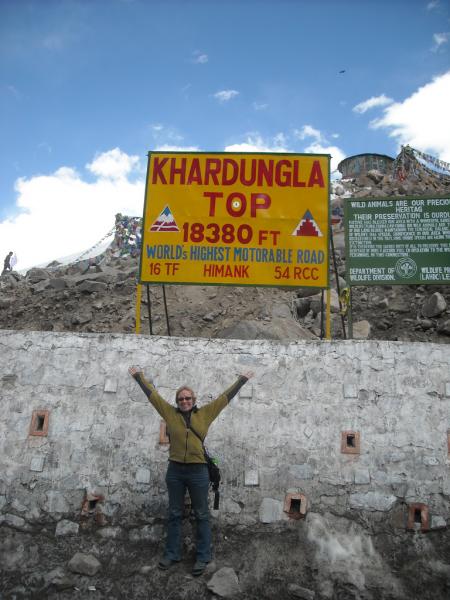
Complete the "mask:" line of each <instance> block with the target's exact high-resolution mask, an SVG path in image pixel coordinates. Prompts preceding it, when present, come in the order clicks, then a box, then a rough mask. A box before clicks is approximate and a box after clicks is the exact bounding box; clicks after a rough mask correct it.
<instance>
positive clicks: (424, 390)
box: [0, 330, 450, 529]
mask: <svg viewBox="0 0 450 600" xmlns="http://www.w3.org/2000/svg"><path fill="white" fill-rule="evenodd" d="M0 355H1V357H2V359H1V362H0V382H1V391H0V396H1V404H0V405H1V410H2V418H1V419H0V522H2V521H3V522H4V523H5V524H9V525H12V526H18V527H21V528H25V529H26V527H27V526H28V524H30V523H31V524H32V523H33V522H34V521H41V522H42V521H45V520H60V519H62V518H63V517H68V518H75V519H77V518H79V517H80V515H81V518H85V519H90V518H92V519H96V520H97V522H99V523H100V524H105V523H114V522H117V521H119V520H124V519H128V520H132V519H135V518H136V516H139V515H143V514H145V515H147V516H152V515H153V516H161V515H164V507H165V504H166V495H165V484H164V472H165V466H166V463H167V457H168V447H167V445H166V444H162V443H160V429H161V419H160V417H159V415H158V414H157V413H156V412H155V411H154V410H153V408H152V407H151V406H150V405H149V403H148V401H147V399H146V397H145V396H144V394H143V393H142V392H141V390H140V388H139V387H138V386H137V384H136V383H135V381H134V380H133V379H132V378H130V377H129V376H128V374H127V368H128V366H129V365H130V364H137V365H140V366H142V367H143V369H144V371H145V373H146V374H147V375H148V376H150V375H151V376H153V378H154V381H155V385H156V386H157V388H158V389H159V390H160V392H161V394H162V395H163V396H164V397H166V398H167V399H168V400H170V401H172V400H173V397H174V391H175V389H176V388H177V387H179V385H181V384H184V383H186V384H188V385H189V384H191V385H192V387H194V388H195V389H196V390H197V393H198V402H199V404H202V403H204V402H207V401H209V400H210V399H211V398H213V397H215V396H216V395H218V394H219V393H220V392H221V391H222V390H223V389H225V388H226V387H228V385H229V384H230V383H232V382H233V381H234V379H235V377H236V375H237V374H238V373H239V372H241V371H245V370H249V369H252V370H254V371H255V377H254V379H252V380H251V381H250V382H249V383H247V385H246V386H244V387H243V388H242V389H241V391H240V394H239V396H238V397H236V398H235V399H234V400H233V401H232V404H231V406H230V407H228V408H227V409H226V410H225V411H224V412H223V413H222V414H221V415H220V417H219V418H218V420H217V421H216V422H215V423H214V424H213V426H212V427H211V429H210V433H209V436H208V446H209V448H210V450H211V451H212V453H213V454H215V455H216V456H218V457H219V459H220V463H221V466H222V470H223V477H224V483H223V485H222V486H221V509H220V511H219V514H218V515H216V516H218V518H219V519H220V520H222V521H224V522H241V523H245V524H249V523H252V522H256V521H257V520H259V521H262V522H271V521H279V520H280V521H281V520H288V519H289V515H288V514H287V512H286V511H289V510H291V512H292V513H293V514H292V515H291V516H293V517H295V516H301V514H302V513H303V512H304V511H305V510H307V511H313V512H316V513H327V512H330V511H331V512H333V513H334V514H336V515H351V514H352V513H353V514H355V515H357V514H358V515H361V514H363V515H366V517H367V518H370V519H371V520H372V521H373V522H374V523H378V524H380V523H383V522H385V521H386V520H389V521H390V523H391V524H392V525H393V526H394V527H402V528H404V527H405V526H406V525H407V521H408V519H409V521H410V523H409V525H410V527H415V528H420V527H422V528H425V529H426V528H428V527H432V528H440V527H445V526H446V521H445V519H446V518H447V516H448V514H450V511H449V509H450V477H449V472H450V469H449V464H450V463H449V451H450V448H449V444H450V438H449V434H448V430H449V429H450V410H449V408H450V353H449V351H448V347H446V346H443V345H437V344H418V343H415V344H413V343H400V342H379V341H346V342H341V341H340V342H303V341H302V342H300V343H290V344H280V343H277V342H270V341H242V340H239V341H230V340H207V339H185V338H184V339H182V338H167V337H147V336H134V335H121V334H108V335H100V334H71V333H45V332H27V331H20V332H17V331H5V330H4V331H0ZM30 428H31V429H30ZM32 433H34V435H33V434H32ZM414 523H415V524H414Z"/></svg>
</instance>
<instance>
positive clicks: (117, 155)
mask: <svg viewBox="0 0 450 600" xmlns="http://www.w3.org/2000/svg"><path fill="white" fill-rule="evenodd" d="M138 163H139V157H138V156H129V155H128V154H125V152H122V151H121V150H120V149H119V148H114V149H113V150H109V151H108V152H103V153H102V154H97V155H96V157H95V159H94V160H93V161H92V162H91V163H89V164H87V165H86V168H87V169H88V170H89V171H91V173H93V174H94V175H97V176H98V177H103V178H106V179H123V178H124V177H126V176H128V175H129V174H130V173H131V171H133V169H135V168H136V166H137V164H138Z"/></svg>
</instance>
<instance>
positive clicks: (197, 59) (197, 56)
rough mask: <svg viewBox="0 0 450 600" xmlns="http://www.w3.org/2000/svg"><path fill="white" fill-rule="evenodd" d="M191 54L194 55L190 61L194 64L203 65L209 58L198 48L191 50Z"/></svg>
mask: <svg viewBox="0 0 450 600" xmlns="http://www.w3.org/2000/svg"><path fill="white" fill-rule="evenodd" d="M193 55H194V58H193V59H192V62H193V63H194V64H196V65H204V64H205V63H207V62H208V60H209V58H208V55H207V54H203V53H201V52H199V51H198V50H196V51H195V52H193Z"/></svg>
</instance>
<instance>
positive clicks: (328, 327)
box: [325, 288, 331, 340]
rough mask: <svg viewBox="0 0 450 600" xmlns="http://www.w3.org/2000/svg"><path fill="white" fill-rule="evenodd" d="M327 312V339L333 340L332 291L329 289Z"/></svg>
mask: <svg viewBox="0 0 450 600" xmlns="http://www.w3.org/2000/svg"><path fill="white" fill-rule="evenodd" d="M326 297H327V312H326V316H327V318H326V320H325V339H326V340H331V290H330V288H327V294H326Z"/></svg>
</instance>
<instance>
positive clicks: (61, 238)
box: [0, 148, 144, 270]
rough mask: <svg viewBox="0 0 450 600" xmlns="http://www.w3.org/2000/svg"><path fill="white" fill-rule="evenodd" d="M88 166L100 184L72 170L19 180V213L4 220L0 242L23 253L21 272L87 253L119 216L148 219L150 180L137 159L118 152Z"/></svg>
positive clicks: (102, 155) (100, 156)
mask: <svg viewBox="0 0 450 600" xmlns="http://www.w3.org/2000/svg"><path fill="white" fill-rule="evenodd" d="M88 168H89V170H90V171H91V173H93V174H94V175H95V176H96V179H95V180H94V181H88V180H87V179H86V178H83V176H81V175H80V174H79V173H77V171H76V170H75V169H73V168H70V167H61V168H59V169H58V170H57V171H55V172H54V173H52V174H50V175H38V176H34V177H30V178H28V179H26V178H21V179H18V180H17V181H16V186H15V187H16V192H17V202H16V204H17V207H16V211H17V213H18V214H17V215H16V216H14V217H12V218H9V219H6V220H4V221H2V222H0V239H1V240H2V245H3V246H4V247H8V249H9V250H13V251H15V252H16V253H17V256H18V263H17V268H18V269H20V270H21V269H28V268H30V267H31V266H33V265H36V264H42V263H47V262H50V261H52V260H54V259H56V258H59V257H62V256H67V255H70V254H78V253H79V254H81V253H82V252H83V251H84V250H87V249H88V248H90V247H91V246H93V245H94V244H95V243H97V242H98V241H100V240H101V238H102V237H103V236H104V235H105V234H106V233H107V232H108V231H109V230H110V229H112V227H113V226H114V215H115V214H116V213H118V212H121V213H123V214H126V215H130V216H141V215H142V211H143V202H144V177H143V176H142V175H141V173H142V171H141V165H140V163H139V162H138V159H137V157H135V156H129V155H127V154H125V153H124V152H121V151H120V150H119V149H118V148H114V149H113V150H110V151H108V152H105V153H103V154H101V155H98V156H96V157H95V158H94V160H93V161H92V162H91V163H90V164H89V165H88ZM136 175H137V176H138V178H137V179H136V178H135V176H136ZM132 178H134V179H133V180H132Z"/></svg>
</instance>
